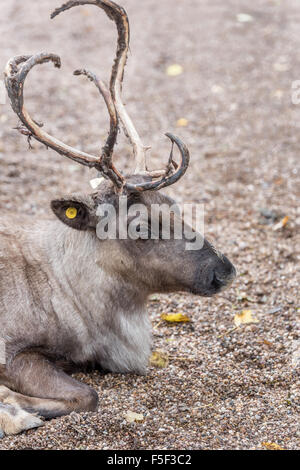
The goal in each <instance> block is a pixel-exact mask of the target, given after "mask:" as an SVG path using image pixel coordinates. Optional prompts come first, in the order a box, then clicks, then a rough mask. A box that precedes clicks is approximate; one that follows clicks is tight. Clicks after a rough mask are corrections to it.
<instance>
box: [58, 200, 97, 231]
mask: <svg viewBox="0 0 300 470" xmlns="http://www.w3.org/2000/svg"><path fill="white" fill-rule="evenodd" d="M51 209H52V210H53V212H54V214H55V215H56V216H57V217H58V218H59V219H60V220H61V221H62V222H63V223H64V224H66V225H69V227H72V228H75V229H77V230H87V229H88V228H92V227H94V226H95V223H93V222H94V220H93V219H94V217H93V214H92V209H91V208H90V207H89V205H88V204H86V203H85V202H82V201H78V200H76V199H74V200H72V199H56V200H54V201H51Z"/></svg>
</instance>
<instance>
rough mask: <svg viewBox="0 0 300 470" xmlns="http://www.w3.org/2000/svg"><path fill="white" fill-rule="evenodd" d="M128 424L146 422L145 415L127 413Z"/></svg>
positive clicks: (132, 412)
mask: <svg viewBox="0 0 300 470" xmlns="http://www.w3.org/2000/svg"><path fill="white" fill-rule="evenodd" d="M124 416H125V419H126V421H127V423H134V422H141V421H144V415H142V414H141V413H135V412H134V411H130V410H128V411H126V413H125V414H124Z"/></svg>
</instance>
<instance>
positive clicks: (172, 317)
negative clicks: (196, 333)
mask: <svg viewBox="0 0 300 470" xmlns="http://www.w3.org/2000/svg"><path fill="white" fill-rule="evenodd" d="M160 318H162V319H163V320H165V321H167V322H170V323H186V322H189V321H191V319H190V318H189V317H188V316H187V315H184V314H183V313H163V314H162V315H161V316H160Z"/></svg>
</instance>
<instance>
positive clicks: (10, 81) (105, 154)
mask: <svg viewBox="0 0 300 470" xmlns="http://www.w3.org/2000/svg"><path fill="white" fill-rule="evenodd" d="M86 4H90V5H96V6H98V7H100V8H102V9H103V10H104V11H105V13H106V14H107V16H108V17H109V18H110V19H112V20H113V21H114V22H115V23H116V26H117V30H118V44H117V52H116V58H115V61H114V64H113V67H112V73H111V78H110V85H109V89H108V87H107V86H106V85H105V83H104V82H102V81H101V80H98V79H97V77H96V76H95V75H94V74H93V73H91V72H89V71H87V70H84V69H82V70H76V71H75V72H74V74H75V75H85V76H87V77H88V78H89V79H90V80H91V81H92V82H93V83H94V84H95V85H96V87H97V88H98V90H99V92H100V94H101V95H102V96H103V98H104V101H105V103H106V106H107V109H108V112H109V115H110V132H109V135H108V138H107V140H106V143H105V145H104V147H103V148H102V152H101V156H100V157H97V156H94V155H90V154H88V153H85V152H81V151H79V150H77V149H75V148H73V147H70V146H69V145H66V144H64V143H63V142H61V141H59V140H58V139H56V138H55V137H52V136H51V135H49V134H47V133H46V132H45V131H44V130H43V129H42V126H43V125H42V124H40V123H38V122H37V121H35V120H34V119H32V118H31V117H30V115H29V113H28V112H27V110H26V108H25V106H24V96H23V90H24V82H25V79H26V77H27V75H28V73H29V71H30V70H31V69H32V68H33V67H34V66H35V65H37V64H43V63H45V62H50V61H51V62H53V64H54V66H55V67H58V68H60V66H61V61H60V58H59V57H58V56H57V55H55V54H47V53H42V54H37V55H35V56H18V57H15V58H14V59H12V60H10V61H9V62H8V64H7V66H6V69H5V73H4V76H5V84H6V88H7V91H8V95H9V98H10V101H11V105H12V108H13V110H14V111H15V112H16V114H17V115H18V117H19V119H20V120H21V121H22V123H23V124H24V125H25V126H26V127H27V129H28V130H29V137H34V138H35V139H36V140H38V141H39V142H41V143H43V144H45V145H46V146H47V147H51V148H52V149H53V150H55V151H56V152H58V153H59V154H61V155H64V156H66V157H68V158H71V159H72V160H74V161H77V162H78V163H81V164H83V165H86V166H88V167H90V168H96V169H97V170H98V171H99V172H100V173H101V174H103V175H104V176H105V177H106V178H110V179H111V180H112V181H113V183H114V185H115V186H116V187H117V188H118V189H119V190H121V189H122V188H124V187H126V188H127V189H129V190H130V191H146V190H157V189H160V188H162V187H165V186H168V185H170V184H173V183H175V182H176V181H177V180H178V179H179V178H181V176H182V175H183V174H184V173H185V171H186V169H187V167H188V164H189V152H188V149H187V148H186V146H185V145H184V144H183V143H182V142H181V140H180V139H179V138H178V137H176V136H174V135H172V134H166V135H167V137H169V138H170V140H171V141H172V150H171V154H170V157H169V161H168V165H167V166H166V168H165V169H163V170H156V171H152V172H151V171H147V167H146V151H147V150H148V149H149V148H150V147H145V146H144V145H143V143H142V141H141V139H140V137H139V135H138V133H137V131H136V129H135V127H134V125H133V122H132V120H131V119H130V117H129V115H128V113H127V111H126V109H125V106H124V104H123V102H122V98H121V93H122V82H123V77H124V69H125V65H126V61H127V54H128V49H129V35H130V34H129V22H128V17H127V14H126V11H125V10H124V9H123V8H122V7H120V6H119V5H117V4H116V3H114V2H112V1H110V0H71V1H69V2H67V3H65V4H64V5H62V6H61V7H60V8H57V9H56V10H55V11H54V12H53V13H52V15H51V18H54V17H55V16H57V15H59V14H60V13H61V12H63V11H66V10H68V9H70V8H73V7H74V6H78V5H86ZM119 120H120V121H121V123H122V126H123V129H124V132H125V134H126V136H127V137H128V138H129V140H130V142H131V144H132V147H133V153H134V157H135V161H136V169H135V173H138V174H142V175H148V176H150V177H151V179H153V178H154V179H155V178H160V180H156V181H153V180H151V181H150V182H144V183H139V184H130V183H127V182H126V181H125V179H124V177H123V176H122V175H121V174H120V173H119V172H118V170H117V169H116V168H115V166H114V165H113V162H112V155H113V149H114V146H115V143H116V140H117V134H118V124H119ZM26 132H27V131H26ZM27 134H28V133H27ZM174 143H175V144H176V145H177V147H178V149H179V151H180V154H181V162H180V165H177V164H176V163H175V162H174V160H173V147H174Z"/></svg>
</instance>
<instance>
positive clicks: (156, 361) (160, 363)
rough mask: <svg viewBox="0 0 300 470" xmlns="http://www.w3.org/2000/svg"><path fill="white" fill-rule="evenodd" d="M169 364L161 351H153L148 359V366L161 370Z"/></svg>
mask: <svg viewBox="0 0 300 470" xmlns="http://www.w3.org/2000/svg"><path fill="white" fill-rule="evenodd" d="M168 364H169V358H168V355H167V354H166V353H164V352H163V351H153V353H152V354H151V357H150V365H151V366H154V367H159V368H160V369H163V368H164V367H167V365H168Z"/></svg>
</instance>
